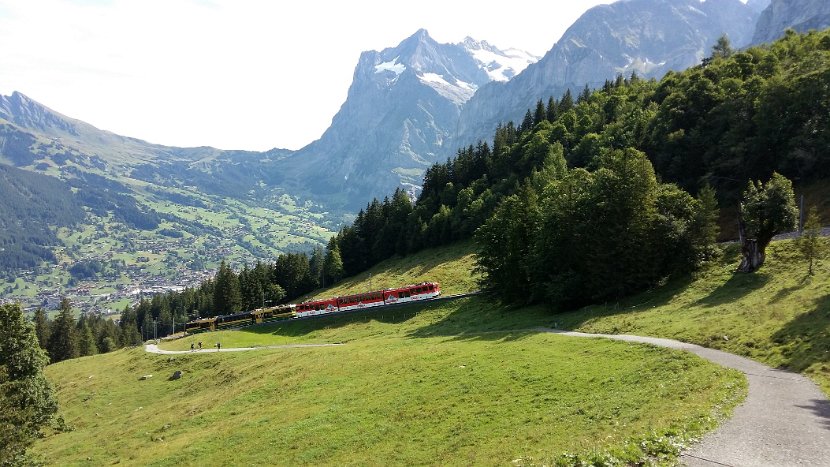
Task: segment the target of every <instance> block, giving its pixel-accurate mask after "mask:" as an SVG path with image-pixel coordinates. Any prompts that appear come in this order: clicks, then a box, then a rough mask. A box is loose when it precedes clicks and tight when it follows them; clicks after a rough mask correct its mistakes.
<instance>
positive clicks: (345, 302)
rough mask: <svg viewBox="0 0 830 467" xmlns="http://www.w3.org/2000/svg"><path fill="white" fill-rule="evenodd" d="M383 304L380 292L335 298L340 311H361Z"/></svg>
mask: <svg viewBox="0 0 830 467" xmlns="http://www.w3.org/2000/svg"><path fill="white" fill-rule="evenodd" d="M385 304H386V302H385V301H384V293H383V291H382V290H377V291H374V292H366V293H361V294H355V295H344V296H342V297H337V307H338V309H339V310H340V311H352V310H362V309H364V308H371V307H373V306H382V305H385Z"/></svg>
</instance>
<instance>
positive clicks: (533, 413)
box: [36, 298, 745, 465]
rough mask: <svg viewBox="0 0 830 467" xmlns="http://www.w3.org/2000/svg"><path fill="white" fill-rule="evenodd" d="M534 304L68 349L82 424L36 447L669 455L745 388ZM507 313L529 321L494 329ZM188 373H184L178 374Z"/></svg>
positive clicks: (382, 455)
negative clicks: (641, 448)
mask: <svg viewBox="0 0 830 467" xmlns="http://www.w3.org/2000/svg"><path fill="white" fill-rule="evenodd" d="M482 315H483V316H482ZM524 316H525V317H524V318H523V319H521V320H515V319H514V318H515V314H514V313H513V312H512V311H510V310H505V309H501V308H498V307H495V306H493V305H490V304H488V303H486V302H485V301H484V300H483V299H481V298H468V299H462V300H458V301H454V302H447V303H437V304H436V303H433V304H428V305H425V304H413V305H410V306H406V307H400V308H397V309H395V310H394V312H392V311H389V310H387V311H386V312H385V313H383V314H381V313H380V312H373V313H368V314H361V315H353V316H346V317H342V316H341V317H329V318H327V319H323V320H319V321H299V322H296V321H295V322H291V323H288V324H282V325H280V326H270V327H262V328H256V329H257V330H256V332H252V331H250V330H249V331H237V332H235V333H234V334H237V335H244V334H256V335H258V336H259V338H261V339H263V342H265V341H266V340H268V339H276V340H277V341H279V342H334V341H340V342H346V345H344V346H340V347H325V348H305V349H272V350H258V351H254V352H243V353H232V354H201V355H197V354H185V355H180V356H172V357H168V356H160V355H150V354H146V353H144V352H143V351H141V350H139V349H134V350H128V351H119V352H116V353H114V354H109V355H103V356H96V357H88V358H83V359H78V360H74V361H68V362H62V363H59V364H56V365H52V366H50V367H48V369H47V373H48V376H49V377H50V379H51V380H52V381H54V382H55V383H56V385H57V387H58V396H59V400H60V402H61V407H62V412H63V414H64V417H65V418H66V419H67V421H68V422H69V423H70V424H72V425H74V426H75V428H76V429H75V431H72V432H69V433H61V434H54V435H50V436H48V437H47V438H46V439H44V440H43V441H41V442H39V443H38V444H37V446H36V452H37V453H38V454H40V455H43V456H45V457H46V458H48V459H52V460H60V463H61V464H64V463H69V464H71V463H76V462H83V461H85V460H86V459H87V458H89V460H90V461H91V462H92V463H94V464H103V463H113V462H116V461H121V462H122V463H129V464H158V465H173V464H179V463H192V462H194V461H195V460H197V459H201V460H202V461H204V460H209V462H210V463H216V464H219V463H229V464H274V463H276V464H321V463H324V464H338V465H340V464H351V465H367V464H368V465H377V464H424V463H430V464H439V463H440V464H471V463H473V464H505V463H508V462H510V461H512V460H514V459H525V460H526V461H528V462H532V463H537V462H547V463H549V462H550V460H551V459H552V458H555V457H557V456H559V455H560V454H562V453H563V452H577V453H584V452H586V451H593V450H599V451H605V450H609V449H611V450H617V451H620V450H623V449H626V448H624V446H627V449H634V446H635V445H638V444H637V443H636V442H635V441H632V440H637V439H639V438H642V437H644V438H647V439H649V440H650V442H649V443H648V445H650V446H651V449H650V450H651V451H653V452H660V451H663V450H665V449H666V448H667V446H666V445H665V443H664V442H660V441H656V440H658V439H659V438H660V437H661V436H662V435H664V434H667V433H670V434H672V433H674V434H681V436H687V435H696V434H699V433H700V432H701V431H702V430H703V429H704V428H710V427H711V426H712V425H713V424H714V420H713V418H712V415H713V414H715V415H716V416H718V414H722V411H723V410H724V409H728V408H729V407H731V406H732V405H734V403H735V401H736V399H737V398H740V397H741V396H742V394H743V392H744V390H745V386H744V382H743V379H742V378H741V377H740V376H739V375H737V374H736V373H734V372H731V371H727V370H724V369H722V368H718V367H716V366H714V365H711V364H709V363H707V362H704V361H702V360H701V359H698V358H696V357H694V356H692V355H688V354H685V353H682V352H670V351H666V350H662V349H656V348H652V347H648V346H638V345H629V344H625V343H619V342H608V341H602V340H582V339H573V338H565V337H562V336H555V335H549V334H538V333H534V332H528V331H521V330H518V328H521V327H525V326H527V325H529V324H535V323H539V322H540V320H541V321H542V322H544V320H545V317H546V316H547V314H546V313H545V312H544V311H543V310H540V309H536V310H535V311H532V312H529V313H527V314H525V315H524ZM476 318H479V319H477V320H476ZM471 321H472V322H471ZM508 323H511V325H512V326H513V327H514V328H515V329H517V330H516V331H512V332H510V331H508V332H503V331H498V332H488V331H490V330H493V329H503V328H505V327H507V326H508ZM462 329H463V332H459V331H460V330H462ZM214 335H217V334H214ZM241 339H244V338H241ZM231 342H232V339H231V338H230V337H228V338H227V339H226V340H225V343H224V344H225V346H228V345H230V343H231ZM174 370H183V371H184V372H185V376H184V377H183V378H182V379H180V380H177V381H168V380H167V379H166V378H167V376H169V375H170V374H171V373H172V372H173V371H174ZM144 374H153V375H154V377H153V378H151V379H150V380H147V381H139V380H138V379H139V377H140V376H141V375H144Z"/></svg>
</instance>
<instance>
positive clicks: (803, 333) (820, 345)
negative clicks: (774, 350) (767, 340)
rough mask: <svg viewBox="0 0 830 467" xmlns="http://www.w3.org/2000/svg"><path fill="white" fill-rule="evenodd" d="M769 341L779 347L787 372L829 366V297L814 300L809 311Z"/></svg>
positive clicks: (788, 324) (796, 318) (784, 327)
mask: <svg viewBox="0 0 830 467" xmlns="http://www.w3.org/2000/svg"><path fill="white" fill-rule="evenodd" d="M772 340H773V342H775V343H776V344H778V345H780V346H781V347H782V355H783V356H784V358H785V362H784V366H785V367H786V368H787V369H789V370H793V371H798V372H802V371H804V370H806V369H807V368H809V367H810V366H812V365H813V364H815V363H827V364H830V362H828V355H830V295H825V296H823V297H820V298H818V299H816V300H815V302H814V307H813V309H812V310H811V311H809V312H807V313H802V314H801V315H799V316H797V317H795V318H794V319H793V320H792V321H790V322H789V323H787V324H786V325H784V326H783V327H782V328H781V329H780V330H778V332H776V333H775V334H773V336H772Z"/></svg>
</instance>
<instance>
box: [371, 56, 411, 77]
mask: <svg viewBox="0 0 830 467" xmlns="http://www.w3.org/2000/svg"><path fill="white" fill-rule="evenodd" d="M399 58H400V57H395V58H394V59H393V60H392V61H390V62H383V63H380V64H377V65H375V73H383V72H385V71H391V72H392V73H395V74H396V75H399V74H401V73H403V72H404V71H406V65H404V64H403V63H398V59H399Z"/></svg>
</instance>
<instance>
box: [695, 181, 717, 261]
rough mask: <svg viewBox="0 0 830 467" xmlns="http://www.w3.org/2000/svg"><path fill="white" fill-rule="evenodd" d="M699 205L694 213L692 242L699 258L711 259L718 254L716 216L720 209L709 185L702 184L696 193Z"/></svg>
mask: <svg viewBox="0 0 830 467" xmlns="http://www.w3.org/2000/svg"><path fill="white" fill-rule="evenodd" d="M697 200H698V203H699V207H698V210H697V212H696V213H695V218H694V226H693V231H694V232H695V238H694V239H693V243H694V246H695V249H696V250H697V252H698V253H699V254H700V255H701V258H700V259H701V260H703V261H706V260H709V259H712V258H713V257H714V256H716V255H717V254H718V251H719V250H718V247H717V241H718V235H720V227H719V226H718V217H719V216H720V209H719V208H718V200H717V197H716V196H715V190H714V189H713V188H712V187H711V186H710V185H704V187H703V188H701V189H700V192H699V193H698V194H697Z"/></svg>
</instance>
